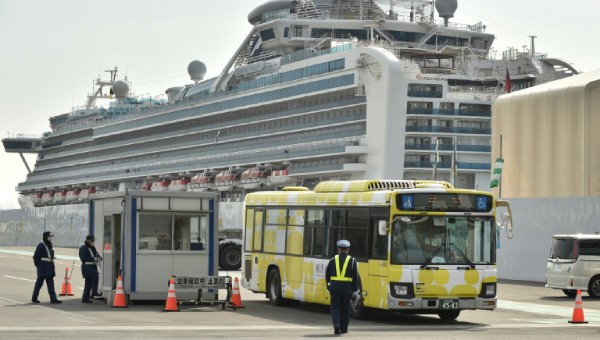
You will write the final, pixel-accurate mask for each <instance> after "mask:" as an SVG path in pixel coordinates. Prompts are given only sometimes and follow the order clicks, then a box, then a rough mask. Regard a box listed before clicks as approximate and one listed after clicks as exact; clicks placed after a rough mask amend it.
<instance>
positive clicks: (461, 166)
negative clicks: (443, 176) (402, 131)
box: [404, 161, 492, 172]
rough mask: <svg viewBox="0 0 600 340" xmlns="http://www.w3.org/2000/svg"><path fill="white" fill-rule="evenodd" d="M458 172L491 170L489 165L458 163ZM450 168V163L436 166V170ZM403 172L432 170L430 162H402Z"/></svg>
mask: <svg viewBox="0 0 600 340" xmlns="http://www.w3.org/2000/svg"><path fill="white" fill-rule="evenodd" d="M457 165H458V171H459V172H460V171H463V170H468V171H470V172H489V171H490V170H491V169H492V164H491V163H468V162H458V164H457ZM451 167H452V163H450V162H442V163H438V164H437V168H438V169H450V168H451ZM404 169H405V170H415V169H416V170H418V169H433V163H432V162H412V161H405V162H404Z"/></svg>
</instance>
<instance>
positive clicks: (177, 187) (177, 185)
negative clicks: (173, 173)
mask: <svg viewBox="0 0 600 340" xmlns="http://www.w3.org/2000/svg"><path fill="white" fill-rule="evenodd" d="M189 184H190V180H189V179H188V178H186V177H182V178H180V179H176V180H174V181H173V182H171V184H170V185H169V191H188V187H189Z"/></svg>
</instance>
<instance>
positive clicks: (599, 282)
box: [588, 275, 600, 298]
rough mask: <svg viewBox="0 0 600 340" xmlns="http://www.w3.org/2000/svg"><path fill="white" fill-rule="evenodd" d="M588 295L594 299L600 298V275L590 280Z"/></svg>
mask: <svg viewBox="0 0 600 340" xmlns="http://www.w3.org/2000/svg"><path fill="white" fill-rule="evenodd" d="M588 294H589V296H591V297H593V298H600V275H596V276H594V277H592V279H591V280H590V283H589V285H588Z"/></svg>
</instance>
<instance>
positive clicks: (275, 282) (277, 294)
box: [269, 268, 283, 306]
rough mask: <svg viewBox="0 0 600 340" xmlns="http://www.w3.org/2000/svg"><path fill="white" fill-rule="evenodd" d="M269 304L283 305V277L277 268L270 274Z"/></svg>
mask: <svg viewBox="0 0 600 340" xmlns="http://www.w3.org/2000/svg"><path fill="white" fill-rule="evenodd" d="M269 302H270V303H271V304H272V305H273V306H281V305H282V304H283V296H281V276H280V275H279V269H277V268H275V269H272V270H271V271H270V272H269Z"/></svg>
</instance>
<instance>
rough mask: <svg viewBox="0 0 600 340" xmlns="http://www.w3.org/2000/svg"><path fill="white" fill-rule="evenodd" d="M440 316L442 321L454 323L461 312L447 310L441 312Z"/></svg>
mask: <svg viewBox="0 0 600 340" xmlns="http://www.w3.org/2000/svg"><path fill="white" fill-rule="evenodd" d="M438 315H439V316H440V319H442V320H444V321H454V320H456V318H458V316H459V315H460V310H446V311H443V312H439V313H438Z"/></svg>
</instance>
